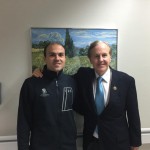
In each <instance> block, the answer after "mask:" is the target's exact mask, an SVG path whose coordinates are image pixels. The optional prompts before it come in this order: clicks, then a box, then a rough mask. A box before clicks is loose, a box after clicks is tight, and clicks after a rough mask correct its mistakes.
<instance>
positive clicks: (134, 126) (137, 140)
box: [127, 78, 141, 147]
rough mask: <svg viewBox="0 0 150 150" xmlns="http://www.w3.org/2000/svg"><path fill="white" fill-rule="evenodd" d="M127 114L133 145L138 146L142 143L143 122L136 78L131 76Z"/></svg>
mask: <svg viewBox="0 0 150 150" xmlns="http://www.w3.org/2000/svg"><path fill="white" fill-rule="evenodd" d="M127 116H128V124H129V135H130V143H131V146H133V147H138V146H140V145H141V124H140V116H139V109H138V100H137V92H136V87H135V80H134V78H131V81H130V86H129V89H128V96H127Z"/></svg>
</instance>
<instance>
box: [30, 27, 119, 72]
mask: <svg viewBox="0 0 150 150" xmlns="http://www.w3.org/2000/svg"><path fill="white" fill-rule="evenodd" d="M96 40H100V41H105V42H107V43H108V44H109V45H110V46H111V49H112V61H111V64H110V65H111V67H112V68H114V69H117V44H118V43H117V40H118V30H117V29H87V28H86V29H84V28H83V29H82V28H31V42H32V69H33V70H34V69H35V68H43V65H44V61H43V50H44V46H45V45H46V44H47V43H49V42H55V41H57V42H60V43H61V44H63V45H64V47H65V50H66V65H65V68H64V72H65V73H66V74H70V75H71V74H74V73H76V71H77V70H78V68H79V67H92V66H91V64H90V62H89V59H88V57H87V51H88V48H89V45H90V43H92V42H94V41H96Z"/></svg>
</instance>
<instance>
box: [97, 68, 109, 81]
mask: <svg viewBox="0 0 150 150" xmlns="http://www.w3.org/2000/svg"><path fill="white" fill-rule="evenodd" d="M95 75H96V79H97V78H98V77H99V75H98V74H97V73H96V72H95ZM101 77H102V78H103V79H104V81H105V82H109V81H110V68H109V67H108V69H107V71H106V72H105V73H104V74H103V75H102V76H101Z"/></svg>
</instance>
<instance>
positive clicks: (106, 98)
mask: <svg viewBox="0 0 150 150" xmlns="http://www.w3.org/2000/svg"><path fill="white" fill-rule="evenodd" d="M95 76H96V79H95V80H94V82H93V95H94V99H95V94H96V84H97V78H98V77H99V75H98V74H97V73H96V72H95ZM101 77H102V78H103V80H102V84H103V87H104V104H105V107H106V106H107V104H108V101H109V87H110V82H111V71H110V68H108V69H107V71H106V72H105V73H104V74H103V75H102V76H101ZM93 136H94V137H96V138H98V133H97V132H96V131H94V133H93Z"/></svg>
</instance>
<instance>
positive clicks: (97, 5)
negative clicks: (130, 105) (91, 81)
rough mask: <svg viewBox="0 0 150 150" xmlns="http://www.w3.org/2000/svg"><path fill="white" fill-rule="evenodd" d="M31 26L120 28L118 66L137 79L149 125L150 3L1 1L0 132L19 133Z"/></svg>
mask: <svg viewBox="0 0 150 150" xmlns="http://www.w3.org/2000/svg"><path fill="white" fill-rule="evenodd" d="M31 27H58V28H59V27H72V28H111V29H112V28H115V29H118V31H119V38H118V70H122V71H124V72H127V73H128V74H130V75H132V76H134V78H135V79H136V85H137V92H138V99H139V109H140V115H141V122H142V127H143V128H149V127H150V119H147V112H148V111H149V106H150V100H149V99H150V92H149V89H150V84H149V83H150V78H149V74H150V63H149V62H148V60H149V55H150V42H149V39H150V1H148V0H126V1H121V0H76V1H73V0H11V1H10V0H0V82H1V83H2V104H1V105H0V136H3V135H15V134H16V119H17V107H18V97H19V91H20V88H21V85H22V83H23V81H24V79H25V78H27V77H29V76H30V75H31V40H30V28H31Z"/></svg>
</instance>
